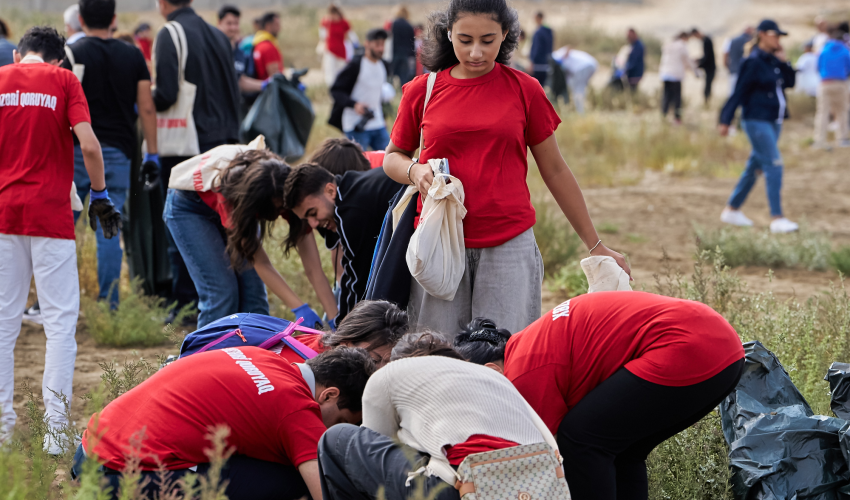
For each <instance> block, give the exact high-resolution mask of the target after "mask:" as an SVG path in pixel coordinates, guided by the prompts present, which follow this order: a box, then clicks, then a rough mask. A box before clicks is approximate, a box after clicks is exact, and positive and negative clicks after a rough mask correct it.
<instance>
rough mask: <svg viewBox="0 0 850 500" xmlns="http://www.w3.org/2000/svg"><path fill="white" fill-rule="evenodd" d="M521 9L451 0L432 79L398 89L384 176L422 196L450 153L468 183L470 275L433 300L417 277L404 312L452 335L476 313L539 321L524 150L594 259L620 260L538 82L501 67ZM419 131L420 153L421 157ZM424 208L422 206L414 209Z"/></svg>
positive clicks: (538, 274) (437, 17)
mask: <svg viewBox="0 0 850 500" xmlns="http://www.w3.org/2000/svg"><path fill="white" fill-rule="evenodd" d="M519 32H520V29H519V21H518V19H517V13H516V11H515V10H514V9H512V8H511V7H509V6H508V4H507V3H506V1H505V0H451V1H450V2H449V6H448V8H447V9H446V10H445V11H438V12H435V13H433V14H431V17H430V27H429V29H428V31H427V37H426V40H425V42H424V46H423V49H422V64H423V65H424V66H425V67H427V68H429V69H430V70H431V71H433V72H438V73H437V74H436V79H435V80H434V81H433V90H432V92H431V96H430V99H429V100H428V104H427V111H425V110H424V109H423V108H424V104H425V99H426V93H427V86H428V82H429V77H428V76H425V75H422V76H419V77H417V78H416V79H414V80H412V81H411V82H410V83H409V84H408V85H406V86H405V87H404V93H403V95H402V99H401V104H400V105H399V110H398V118H397V119H396V121H395V124H394V126H393V132H392V136H391V139H392V142H391V143H390V145H389V147H388V148H387V150H386V153H387V154H386V157H385V158H384V169H385V171H386V173H387V175H389V176H390V177H391V178H393V179H395V180H396V181H397V182H400V183H404V184H412V185H415V186H416V187H417V188H418V189H419V192H420V193H422V197H420V198H421V199H424V198H423V197H424V196H425V195H426V194H427V192H428V188H429V187H430V186H431V182H432V181H433V179H434V177H433V174H432V172H431V168H430V167H429V166H428V163H427V160H429V159H432V158H446V159H448V161H449V164H450V168H451V174H452V175H453V176H455V177H457V178H458V179H460V181H461V182H462V183H463V185H464V190H465V193H466V199H465V201H464V205H465V207H466V209H467V214H466V217H465V219H464V221H463V231H464V243H465V247H466V261H467V262H466V268H465V269H466V270H465V273H464V275H463V278H462V279H461V282H460V285H459V287H458V290H457V293H456V295H455V298H454V300H452V301H445V300H440V299H437V298H434V297H432V296H430V295H428V294H427V293H426V292H425V291H424V289H423V288H422V287H421V286H419V284H418V283H416V282H415V281H414V282H413V284H412V288H411V295H410V306H411V310H412V313H413V322H414V323H416V321H417V320H418V326H419V328H423V327H424V328H430V329H433V330H436V331H442V332H451V331H455V330H456V329H457V327H458V325H459V324H466V323H468V322H469V321H470V320H471V319H472V318H474V317H488V318H493V319H495V320H496V321H497V322H498V323H499V324H500V325H503V326H504V327H505V328H506V329H508V330H509V331H511V332H516V331H519V330H521V329H523V328H525V327H526V326H528V325H529V324H530V323H531V322H533V321H534V320H536V319H537V318H538V317H539V316H540V303H541V283H542V279H543V262H542V259H541V256H540V252H539V250H538V248H537V244H536V242H535V240H534V233H533V231H532V226H534V223H535V213H534V207H532V205H531V196H530V194H529V190H528V184H527V182H526V175H527V174H528V161H527V152H528V149H529V148H530V149H531V153H532V154H533V155H534V160H535V162H536V163H537V167H538V168H539V170H540V174H541V176H542V177H543V180H544V182H545V183H546V186H547V187H548V188H549V191H550V192H551V193H552V196H553V197H554V198H555V201H557V202H558V205H559V206H560V207H561V210H562V211H563V212H564V215H565V216H566V217H567V219H569V221H570V223H571V224H572V226H573V228H574V229H575V230H576V232H577V233H578V235H579V236H580V237H581V239H582V240H583V241H584V243H585V245H587V248H588V249H590V251H591V253H592V254H593V255H608V256H611V257H613V258H614V259H616V261H617V263H618V264H619V265H620V266H621V267H623V269H625V270H626V272H630V271H629V268H628V265H627V264H626V262H625V260H624V259H623V256H622V255H620V254H619V253H617V252H615V251H613V250H610V249H609V248H608V247H606V246H605V245H603V244H602V242H601V241H600V239H599V235H598V234H597V233H596V229H594V227H593V222H592V221H591V220H590V215H589V214H588V211H587V206H586V205H585V203H584V197H583V196H582V193H581V189H580V188H579V185H578V182H576V179H575V177H574V176H573V173H572V171H570V168H569V167H568V166H567V164H566V162H565V161H564V158H563V157H562V156H561V152H560V150H559V149H558V143H557V142H556V140H555V135H554V132H555V129H556V128H557V126H558V124H559V123H560V121H561V120H560V118H559V117H558V115H557V114H556V113H555V110H554V109H553V108H552V105H551V104H550V103H549V100H548V99H547V98H546V93H545V92H544V91H543V88H542V87H541V86H540V83H539V82H538V81H537V80H535V79H534V78H532V77H531V76H529V75H527V74H525V73H522V72H520V71H517V70H514V69H512V68H510V67H509V66H507V63H508V62H509V60H510V55H511V53H512V52H513V51H514V49H516V46H517V41H518V38H519ZM420 133H421V134H422V136H423V138H424V143H423V144H424V146H423V147H422V150H421V151H419V154H418V158H417V157H416V156H417V155H414V152H415V151H416V150H417V149H418V148H419V143H420ZM421 208H422V207H421V201H420V206H419V209H420V211H421Z"/></svg>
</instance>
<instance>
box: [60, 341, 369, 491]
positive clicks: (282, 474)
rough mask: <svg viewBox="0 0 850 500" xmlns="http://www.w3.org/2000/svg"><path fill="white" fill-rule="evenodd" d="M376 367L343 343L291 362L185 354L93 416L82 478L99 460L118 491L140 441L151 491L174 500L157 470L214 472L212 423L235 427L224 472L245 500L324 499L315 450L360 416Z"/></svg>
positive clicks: (258, 355) (261, 353) (249, 353)
mask: <svg viewBox="0 0 850 500" xmlns="http://www.w3.org/2000/svg"><path fill="white" fill-rule="evenodd" d="M374 370H375V364H374V363H373V362H372V360H371V358H370V357H369V355H368V354H367V353H366V351H364V350H363V349H353V348H345V347H342V348H338V349H333V350H331V351H328V352H325V353H322V354H320V355H319V356H318V357H315V358H313V359H310V360H307V362H306V363H304V364H294V363H293V364H290V363H288V362H287V361H286V360H284V359H281V358H280V357H279V356H277V355H276V354H274V353H272V352H269V351H266V350H264V349H260V348H257V347H240V348H227V349H222V350H219V351H208V352H203V353H200V354H197V355H194V356H190V357H187V358H184V359H180V360H177V361H175V362H174V363H172V364H171V365H169V366H168V367H166V368H164V369H162V370H160V371H159V372H157V373H155V374H154V375H153V376H152V377H151V378H149V379H147V380H146V381H144V382H142V383H141V384H139V385H138V386H136V387H135V388H133V389H132V390H130V391H129V392H127V393H125V394H123V395H122V396H120V397H119V398H118V399H116V400H115V401H113V402H112V403H110V404H109V405H107V407H106V408H105V409H104V410H103V411H102V412H101V413H100V415H97V414H95V415H93V416H92V418H91V420H90V421H89V423H88V427H87V428H86V430H85V431H84V432H83V438H82V444H80V446H79V447H78V448H77V454H76V456H75V457H74V468H73V471H72V472H73V475H79V471H80V470H81V466H82V462H83V461H84V460H86V457H91V458H94V459H96V460H98V461H99V462H101V463H102V464H103V468H104V472H105V476H106V479H107V481H108V482H109V484H110V485H111V486H112V487H113V489H112V494H113V498H115V497H117V495H118V485H119V478H120V477H121V471H122V470H123V469H124V468H125V467H126V466H127V460H128V459H127V456H128V454H129V453H130V442H131V441H132V440H141V445H140V446H139V448H138V449H137V450H135V453H136V454H138V457H139V460H140V461H139V468H140V469H141V471H142V473H141V474H142V481H145V480H149V481H150V482H149V483H148V484H147V485H145V486H144V487H143V490H144V491H143V494H145V495H148V496H152V497H153V496H155V495H156V494H157V493H159V494H161V495H163V497H165V496H166V495H167V494H168V493H169V492H167V491H160V488H161V486H162V485H161V484H160V478H159V477H158V475H157V472H156V470H157V468H158V467H159V465H160V464H161V465H162V466H163V467H164V468H165V469H167V470H168V471H170V479H171V480H174V481H176V480H178V479H179V478H181V477H182V476H183V475H185V474H186V473H188V472H190V471H191V472H197V473H198V474H201V475H203V474H205V473H206V472H207V471H208V470H209V467H210V465H209V463H207V462H208V461H209V458H208V457H207V455H206V454H205V453H204V450H205V449H206V448H210V445H211V444H210V442H209V440H208V439H207V437H206V436H207V435H208V433H209V432H210V429H211V428H214V427H216V426H227V427H228V428H229V429H230V434H229V437H228V438H227V444H228V446H229V447H232V448H233V449H234V450H235V453H234V455H233V456H231V457H230V458H229V459H228V461H227V463H226V465H225V467H224V468H223V470H222V475H221V479H222V480H227V481H228V484H227V488H226V491H225V494H226V495H227V497H228V498H230V499H231V500H237V499H243V498H244V499H251V500H258V499H266V498H268V499H271V498H274V499H296V498H301V497H303V496H306V495H308V494H309V495H310V496H312V497H313V498H314V499H317V500H318V499H321V498H322V492H321V487H320V484H319V483H320V482H319V466H318V462H317V458H316V449H317V446H318V442H319V438H320V437H321V436H322V434H323V433H324V432H325V430H326V429H327V428H328V427H331V426H333V425H335V424H340V423H350V424H356V423H359V422H360V420H361V402H360V401H361V397H362V395H363V389H364V387H365V386H366V381H367V379H368V378H369V377H370V376H371V375H372V373H373V372H374Z"/></svg>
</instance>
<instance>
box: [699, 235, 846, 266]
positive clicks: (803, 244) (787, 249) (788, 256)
mask: <svg viewBox="0 0 850 500" xmlns="http://www.w3.org/2000/svg"><path fill="white" fill-rule="evenodd" d="M695 232H696V237H697V246H698V248H699V249H700V250H714V249H716V248H720V249H721V250H722V251H723V257H724V259H725V262H726V263H727V264H728V265H730V266H732V267H738V266H764V267H770V268H773V269H777V268H782V267H788V268H795V267H796V268H804V269H809V270H815V271H822V270H824V269H826V268H827V267H828V266H829V261H830V241H829V237H828V236H827V235H826V234H824V233H819V232H815V231H811V230H809V229H808V228H806V227H805V226H803V227H802V228H801V229H800V231H797V232H794V233H789V234H772V233H770V231H768V230H763V231H759V230H755V229H750V228H733V227H724V228H721V229H715V230H706V229H702V228H696V229H695Z"/></svg>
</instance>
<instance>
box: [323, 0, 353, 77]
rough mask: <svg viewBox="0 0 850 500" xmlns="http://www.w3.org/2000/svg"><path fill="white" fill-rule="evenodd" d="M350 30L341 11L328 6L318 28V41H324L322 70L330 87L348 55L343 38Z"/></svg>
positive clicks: (335, 7) (344, 38) (333, 6)
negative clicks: (326, 12)
mask: <svg viewBox="0 0 850 500" xmlns="http://www.w3.org/2000/svg"><path fill="white" fill-rule="evenodd" d="M350 31H351V25H350V24H348V21H346V20H345V18H344V17H343V16H342V11H341V10H340V9H339V7H337V6H336V5H333V4H331V5H330V6H328V17H326V18H324V19H322V24H321V27H320V28H319V38H320V39H321V40H322V41H320V42H319V43H320V44H322V43H324V47H321V46H320V49H321V50H322V71H323V72H324V74H325V83H326V84H327V86H328V87H331V86H332V85H333V84H334V81H335V80H336V76H337V75H338V74H339V72H340V71H342V69H343V68H344V67H345V64H346V62H347V61H348V55H347V54H346V51H345V40H346V38H347V37H348V34H349V32H350Z"/></svg>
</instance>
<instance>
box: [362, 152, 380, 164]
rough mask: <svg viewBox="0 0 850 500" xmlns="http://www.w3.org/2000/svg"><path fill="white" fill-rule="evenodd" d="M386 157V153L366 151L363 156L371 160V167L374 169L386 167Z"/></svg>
mask: <svg viewBox="0 0 850 500" xmlns="http://www.w3.org/2000/svg"><path fill="white" fill-rule="evenodd" d="M384 155H386V152H385V151H364V152H363V156H365V157H366V159H367V160H369V166H370V167H372V168H378V167H383V166H384Z"/></svg>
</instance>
